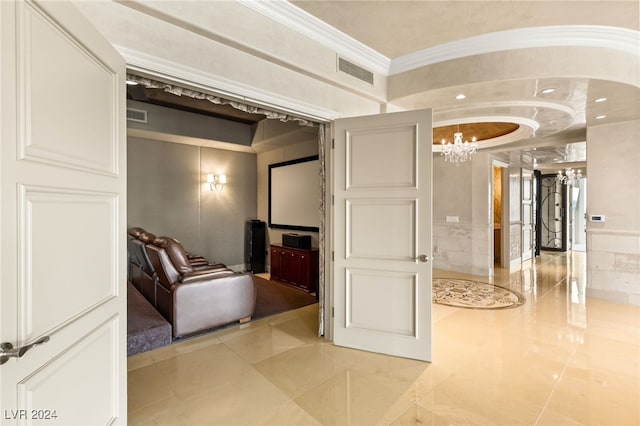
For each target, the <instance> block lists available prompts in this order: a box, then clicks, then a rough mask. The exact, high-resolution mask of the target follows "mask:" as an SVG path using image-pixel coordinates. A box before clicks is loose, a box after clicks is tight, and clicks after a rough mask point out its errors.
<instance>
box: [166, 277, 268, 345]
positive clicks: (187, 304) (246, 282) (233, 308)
mask: <svg viewBox="0 0 640 426" xmlns="http://www.w3.org/2000/svg"><path fill="white" fill-rule="evenodd" d="M173 293H174V294H173V333H174V336H175V337H180V336H184V335H187V334H191V333H195V332H197V331H201V330H206V329H209V328H213V327H216V326H219V325H223V324H228V323H230V322H234V321H238V320H240V319H244V318H249V317H251V316H252V315H253V312H254V310H255V306H256V288H255V284H254V282H253V278H252V277H251V275H250V274H234V273H232V274H227V275H222V276H218V277H217V278H216V277H214V278H209V279H201V280H195V281H191V282H186V283H184V282H183V283H182V284H180V285H178V286H176V287H175V289H174V291H173Z"/></svg>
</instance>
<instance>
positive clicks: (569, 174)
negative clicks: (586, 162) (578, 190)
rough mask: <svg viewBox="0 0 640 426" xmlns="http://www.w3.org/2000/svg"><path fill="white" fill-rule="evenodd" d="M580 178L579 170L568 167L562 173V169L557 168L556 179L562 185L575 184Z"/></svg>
mask: <svg viewBox="0 0 640 426" xmlns="http://www.w3.org/2000/svg"><path fill="white" fill-rule="evenodd" d="M580 179H582V173H580V170H573V169H572V168H568V169H567V170H566V171H565V172H564V173H562V170H558V180H559V181H560V183H561V184H563V185H572V186H576V185H577V184H578V183H579V182H580Z"/></svg>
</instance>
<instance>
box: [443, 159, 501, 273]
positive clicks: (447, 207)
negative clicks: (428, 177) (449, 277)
mask: <svg viewBox="0 0 640 426" xmlns="http://www.w3.org/2000/svg"><path fill="white" fill-rule="evenodd" d="M491 174H492V171H491V164H490V159H489V157H488V155H487V154H485V153H482V152H479V153H477V154H476V155H475V156H474V158H473V159H472V160H471V161H468V162H465V163H463V164H461V165H459V166H456V165H454V164H451V163H446V162H445V161H444V159H443V157H441V156H440V155H439V154H435V155H434V158H433V248H434V268H437V269H442V270H447V271H456V272H466V273H470V274H476V275H490V274H491V273H492V270H493V256H492V254H493V249H492V247H491V241H493V240H492V238H493V237H492V233H493V225H492V221H491V217H490V211H491V203H492V202H493V200H492V199H491V197H490V182H491ZM447 216H457V217H458V220H459V221H458V222H457V223H456V222H447Z"/></svg>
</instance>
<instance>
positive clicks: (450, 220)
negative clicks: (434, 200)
mask: <svg viewBox="0 0 640 426" xmlns="http://www.w3.org/2000/svg"><path fill="white" fill-rule="evenodd" d="M458 222H460V216H447V223H458Z"/></svg>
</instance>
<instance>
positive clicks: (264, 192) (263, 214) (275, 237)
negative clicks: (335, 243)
mask: <svg viewBox="0 0 640 426" xmlns="http://www.w3.org/2000/svg"><path fill="white" fill-rule="evenodd" d="M317 154H318V142H317V140H306V141H303V142H300V143H297V144H293V145H290V146H286V147H282V148H276V149H272V150H270V151H266V152H263V153H260V154H258V159H257V162H258V219H260V220H262V221H264V222H266V223H267V224H268V223H269V165H270V164H275V163H280V162H283V161H289V160H295V159H298V158H304V157H309V156H312V155H317ZM310 190H314V189H313V188H310ZM315 190H317V191H318V198H319V197H320V196H321V194H320V188H316V189H315ZM286 232H295V233H297V234H302V235H311V243H312V245H313V246H315V247H317V246H318V233H317V232H305V231H289V230H283V229H273V228H269V227H268V226H267V246H268V245H269V244H271V243H281V242H282V234H284V233H286ZM267 265H269V258H268V257H267Z"/></svg>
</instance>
